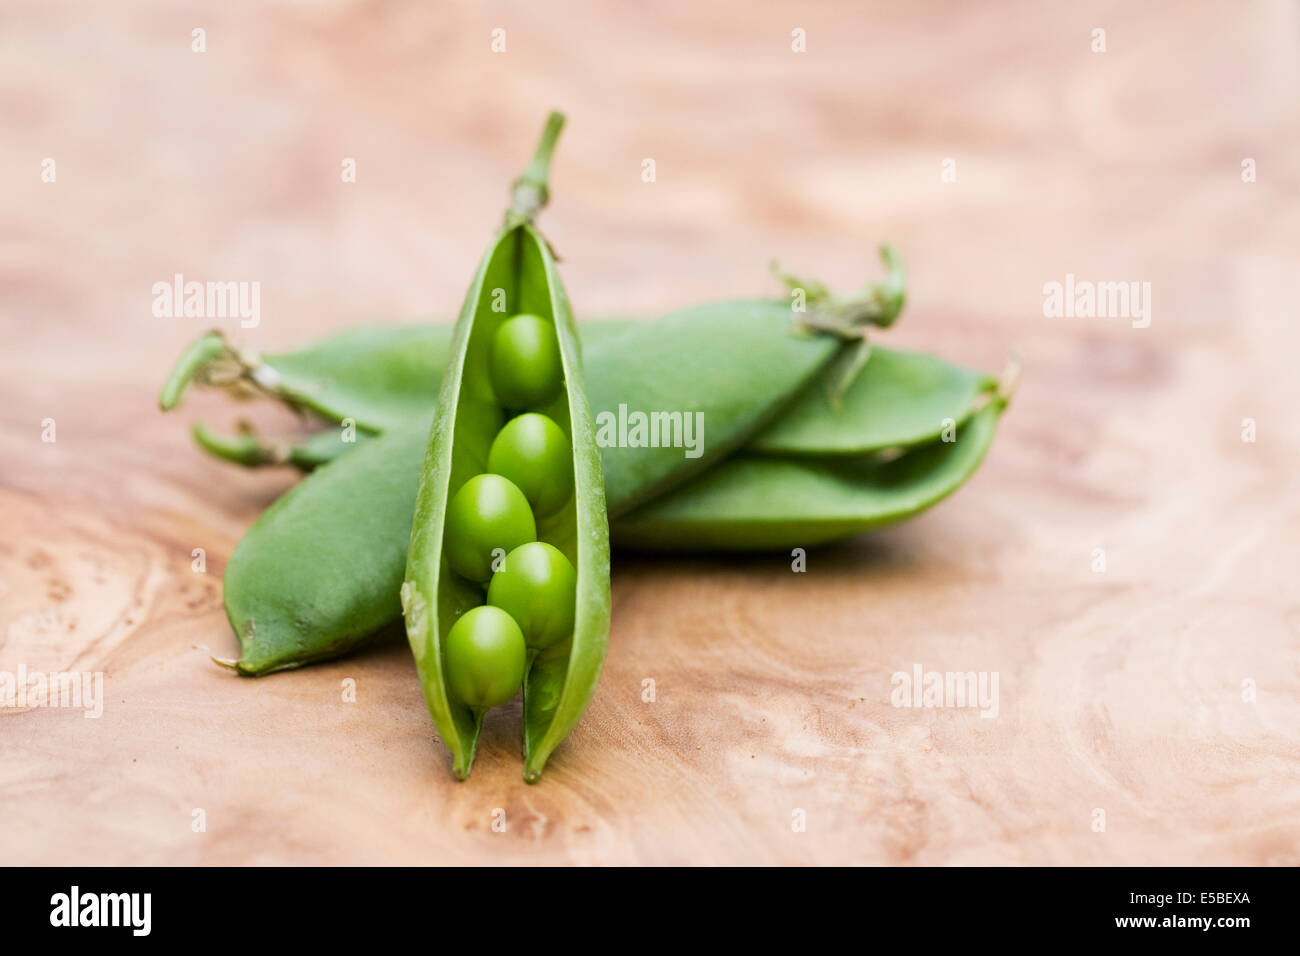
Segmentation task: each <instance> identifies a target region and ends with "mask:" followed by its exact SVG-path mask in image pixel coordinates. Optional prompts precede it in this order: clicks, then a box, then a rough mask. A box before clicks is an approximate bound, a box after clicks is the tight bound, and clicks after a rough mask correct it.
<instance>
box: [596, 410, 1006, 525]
mask: <svg viewBox="0 0 1300 956" xmlns="http://www.w3.org/2000/svg"><path fill="white" fill-rule="evenodd" d="M1005 404H1006V400H1005V399H1004V398H1002V397H1001V396H995V397H994V398H993V399H991V400H990V401H989V402H988V403H987V404H986V405H985V406H984V407H983V408H982V409H981V410H980V411H978V412H976V413H975V414H974V415H973V416H971V418H970V419H969V420H968V421H967V422H966V424H965V425H963V426H962V427H961V429H959V430H958V431H957V433H956V440H955V441H951V442H945V441H942V440H940V441H934V442H930V443H929V444H927V445H922V446H920V447H918V448H914V449H911V450H909V451H906V452H904V453H903V454H902V455H900V456H897V457H883V456H879V455H871V456H866V457H863V458H856V459H826V460H814V459H793V458H786V459H782V458H767V457H760V456H756V455H755V456H750V455H737V456H735V457H733V458H729V459H728V460H727V461H725V462H723V463H722V464H721V465H719V466H718V467H716V468H714V469H712V470H710V471H708V472H705V473H704V474H703V475H701V476H700V477H699V478H697V479H695V480H694V481H692V482H690V483H689V484H687V485H686V486H684V487H682V488H679V489H678V490H677V491H676V492H674V493H673V494H671V495H668V496H666V497H664V498H661V499H659V500H657V501H654V502H651V503H650V504H649V505H646V506H645V507H643V508H640V509H638V510H636V511H634V512H633V513H632V514H630V515H627V516H626V517H624V518H623V519H621V520H620V521H618V522H615V523H614V525H613V528H612V530H611V533H612V535H613V540H614V543H615V544H616V545H618V546H619V547H628V548H633V549H640V550H649V551H666V550H672V551H690V550H698V551H705V550H720V551H736V550H744V551H753V550H763V549H775V548H793V547H811V546H813V545H817V544H823V543H825V542H827V541H833V540H835V539H837V538H843V537H847V536H849V535H854V534H858V533H860V532H863V531H868V530H870V529H873V528H880V527H883V526H885V525H889V524H894V523H895V522H898V521H902V520H903V519H905V518H909V517H911V516H913V515H915V514H918V513H919V512H921V511H924V510H925V509H926V508H929V507H931V506H933V505H935V504H937V503H938V502H939V501H941V500H942V499H944V498H946V497H947V496H948V495H950V494H952V492H954V491H956V490H957V489H958V488H959V487H961V485H962V484H964V483H965V482H966V480H967V479H968V478H970V476H971V475H973V474H974V473H975V470H976V469H977V468H978V467H979V464H980V462H981V461H983V460H984V455H985V454H986V453H987V452H988V449H989V446H990V445H991V444H992V442H993V434H994V431H995V430H996V427H997V422H998V417H999V416H1000V415H1001V413H1002V410H1003V408H1004V407H1005Z"/></svg>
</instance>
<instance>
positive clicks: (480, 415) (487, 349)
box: [401, 113, 610, 782]
mask: <svg viewBox="0 0 1300 956" xmlns="http://www.w3.org/2000/svg"><path fill="white" fill-rule="evenodd" d="M562 124H563V119H562V117H560V116H559V114H554V113H553V114H552V115H551V118H550V120H549V121H548V123H547V126H546V130H545V132H544V133H543V137H542V142H541V145H540V146H539V147H538V152H537V155H536V156H535V157H534V160H533V162H532V164H531V165H530V166H529V168H528V170H527V171H526V172H525V174H524V176H523V177H521V179H520V180H519V181H518V182H516V184H515V190H514V197H515V198H514V202H513V203H512V205H511V208H510V210H509V211H508V212H507V215H506V224H505V227H504V228H503V229H502V230H501V231H500V232H499V233H498V234H497V236H496V238H495V239H494V240H493V242H492V244H491V246H490V247H489V249H488V252H487V254H486V255H485V256H484V257H483V260H482V263H481V265H480V267H479V271H478V274H477V275H476V276H475V278H474V281H473V282H472V283H471V285H470V289H469V292H468V293H467V295H466V298H465V305H464V307H463V308H462V310H461V314H460V319H459V320H458V322H457V323H456V329H455V333H454V336H453V339H452V344H451V352H450V358H449V361H448V363H447V368H446V372H445V374H444V377H443V381H442V390H441V393H440V395H439V398H438V405H437V408H436V410H435V412H434V419H433V426H432V429H431V430H430V433H429V443H428V453H427V455H426V457H425V462H424V469H423V474H422V477H421V480H420V486H419V491H418V493H417V494H416V496H415V517H414V523H413V525H412V528H411V540H410V548H409V552H408V557H407V567H406V580H405V582H404V583H403V584H402V588H401V600H402V607H403V612H404V614H405V617H406V630H407V638H408V640H409V641H410V644H411V649H412V652H413V653H414V655H415V661H416V666H417V668H418V670H419V673H420V682H421V684H422V686H423V687H424V693H425V700H426V702H427V703H428V705H429V713H430V714H431V715H432V717H433V722H434V724H435V726H436V727H437V729H438V732H439V734H440V735H441V736H442V739H443V741H444V743H446V745H447V747H448V749H450V751H451V754H452V769H453V771H454V772H455V774H456V776H457V777H460V778H462V779H463V778H465V777H466V776H468V775H469V772H470V768H471V766H472V764H473V761H474V749H475V745H476V743H477V740H478V734H479V730H480V728H481V726H482V719H483V711H484V709H485V708H486V707H487V706H490V705H491V704H492V703H495V702H498V701H499V699H500V695H499V691H500V688H505V689H506V690H508V689H509V683H510V682H509V681H508V680H505V681H503V680H499V678H500V673H499V672H498V673H490V672H491V671H492V670H493V669H494V668H495V667H497V662H496V661H487V662H485V663H483V665H482V667H481V669H480V672H475V671H474V668H475V667H476V666H478V664H477V662H476V661H475V660H474V657H473V655H474V654H475V653H477V651H476V649H475V648H476V645H474V640H475V637H474V635H470V634H469V632H468V631H467V632H466V635H467V636H466V638H465V639H466V641H467V642H468V643H466V644H465V645H464V646H465V647H466V648H467V650H466V651H465V654H466V660H467V661H469V663H468V664H466V665H465V666H466V668H468V670H467V671H466V673H465V674H464V678H465V679H464V680H463V681H462V680H458V679H457V676H458V671H457V667H458V666H459V665H458V662H459V661H460V660H461V657H460V656H459V655H460V651H459V650H458V648H459V647H460V646H461V644H459V643H458V642H457V637H458V634H459V631H458V628H460V627H461V621H462V620H465V621H466V622H467V623H468V622H470V621H473V622H478V621H487V622H489V623H496V624H500V625H501V627H500V628H497V629H496V631H495V632H494V633H493V634H491V635H489V639H490V640H491V641H494V642H496V646H498V647H502V646H506V645H507V644H508V643H509V642H510V641H512V640H515V639H516V638H515V635H520V636H518V637H517V640H518V641H520V642H522V640H523V637H522V636H521V634H522V632H521V631H520V629H519V627H518V626H517V624H515V623H512V618H510V616H509V615H508V614H506V612H504V611H500V610H499V609H496V608H493V607H492V606H490V605H484V594H483V592H482V590H481V588H480V587H479V585H478V584H477V583H476V581H475V580H473V579H472V578H473V577H474V572H476V571H477V570H478V567H477V564H476V562H475V561H474V560H473V559H472V557H471V559H463V558H462V557H460V555H461V552H462V550H467V549H470V545H471V544H474V545H481V546H484V547H485V546H486V545H490V544H493V543H496V542H497V541H501V542H505V541H506V538H505V537H504V535H505V534H507V532H508V533H510V534H514V533H515V532H516V531H519V530H521V529H520V526H518V522H514V523H515V524H516V527H514V528H511V529H506V530H503V529H502V528H499V527H497V525H495V524H492V523H491V521H492V520H495V517H494V516H492V515H487V516H485V514H486V512H487V510H488V507H489V506H487V505H484V506H482V507H481V508H479V510H478V511H476V512H473V518H472V520H475V521H478V522H479V523H480V525H482V527H481V528H480V529H479V530H480V531H481V532H482V535H483V541H482V542H478V541H475V542H467V541H466V540H464V539H465V537H466V536H467V535H468V534H469V530H467V529H469V527H470V523H472V521H470V519H467V521H469V522H470V523H467V524H463V525H461V524H457V516H458V514H459V513H460V510H461V506H460V505H459V504H458V503H459V502H460V501H461V496H462V494H465V493H469V492H470V489H471V487H474V488H477V487H479V485H477V484H475V483H477V482H480V481H482V482H484V483H485V484H484V487H488V485H487V484H486V482H487V481H488V480H489V479H493V481H492V483H491V485H490V487H491V488H494V489H499V488H506V489H507V490H508V489H515V494H517V495H518V496H519V500H521V501H523V506H522V507H523V509H524V510H525V511H527V510H528V508H529V503H528V502H527V501H526V500H525V499H523V496H522V493H521V492H519V491H518V489H517V488H516V487H515V486H514V484H513V483H511V482H510V481H509V480H508V479H506V478H504V477H502V476H499V475H495V474H485V472H486V470H487V461H488V454H489V450H490V448H491V446H492V443H493V440H494V439H495V438H496V437H497V433H498V431H499V430H500V427H501V425H502V423H503V421H504V419H505V417H506V415H505V413H506V409H505V408H503V403H507V402H508V403H509V404H511V405H513V406H514V407H515V409H516V410H517V409H518V408H519V407H520V406H521V405H525V406H526V405H528V404H533V403H535V404H536V406H537V407H543V406H544V407H545V408H546V410H547V412H548V413H549V416H550V418H551V419H552V420H553V421H554V422H555V423H556V424H557V425H558V426H559V427H560V428H561V429H562V430H563V431H564V432H565V434H566V436H567V438H568V441H569V445H570V454H569V457H568V461H569V464H570V467H571V469H572V487H573V491H572V493H571V495H570V496H569V499H568V502H567V504H566V505H565V506H564V507H563V508H562V509H561V510H560V511H558V512H557V513H555V514H553V515H543V514H538V515H536V516H533V515H527V516H526V517H527V520H526V522H525V523H526V525H527V529H526V531H528V532H533V533H532V534H525V535H524V537H527V538H531V537H533V536H534V535H535V537H536V538H537V539H538V540H540V541H543V542H546V543H548V544H550V545H552V546H553V547H554V548H556V549H558V551H559V552H561V553H562V554H563V555H564V557H565V558H566V559H567V560H568V561H569V562H571V564H572V566H573V568H574V569H576V586H575V591H576V596H575V597H572V598H570V600H573V601H574V602H575V603H574V606H573V612H574V613H573V618H574V623H573V630H572V635H571V637H570V638H569V639H568V640H566V641H564V642H562V643H560V644H557V645H554V646H552V647H550V648H547V649H545V650H543V651H541V652H538V651H536V650H535V649H532V648H530V649H529V651H528V658H527V664H526V667H525V669H524V673H523V690H524V735H523V736H524V779H525V780H527V781H529V782H534V781H536V780H537V779H538V777H539V776H540V775H541V772H542V768H543V767H544V766H545V764H546V760H547V758H548V757H549V756H550V754H551V752H552V751H553V750H554V749H555V747H556V745H558V744H559V743H560V741H561V740H563V739H564V737H565V736H567V735H568V733H569V731H570V730H572V729H573V727H574V725H575V724H576V723H577V722H578V719H579V718H580V717H581V716H582V713H583V711H584V710H585V709H586V707H587V703H588V702H589V701H590V699H591V696H592V694H593V693H594V691H595V688H596V681H597V679H598V677H599V676H600V668H601V664H602V662H603V660H604V657H605V645H606V642H607V640H608V635H609V616H610V597H609V527H608V521H607V518H606V514H605V486H604V479H603V476H602V473H601V466H600V451H599V448H598V447H597V445H596V435H595V426H594V423H593V421H592V416H591V409H590V407H589V406H588V404H587V396H586V392H585V390H584V387H583V379H582V370H581V364H580V359H579V356H580V352H579V344H578V335H577V329H576V326H575V324H574V321H573V314H572V311H571V310H570V307H569V301H568V297H567V295H566V294H565V291H564V287H563V285H562V283H561V281H560V277H559V274H558V272H557V270H556V267H555V260H554V257H553V256H552V253H551V250H550V247H549V246H548V245H547V242H546V240H545V239H544V238H543V237H542V235H541V234H540V233H539V232H538V231H537V230H536V229H535V228H534V226H533V225H532V220H533V217H534V216H535V214H536V212H537V211H538V209H540V208H541V207H542V206H543V205H544V204H545V202H546V199H547V185H546V177H547V170H548V167H549V163H550V155H551V150H552V149H553V148H554V145H555V140H556V138H557V137H558V135H559V131H560V128H561V126H562ZM503 303H504V304H505V305H506V306H507V308H508V309H509V314H506V313H504V312H503V311H501V306H502V304H503ZM515 315H518V316H519V317H526V318H528V319H529V320H530V321H531V320H536V321H535V323H534V324H535V325H538V326H539V327H540V329H541V330H542V332H543V334H544V336H549V339H546V340H545V341H543V342H542V343H541V345H539V346H538V347H537V348H536V349H535V350H534V352H533V353H529V354H528V355H527V356H526V358H525V359H521V360H520V362H519V364H518V365H517V366H516V367H513V368H511V369H510V370H509V373H508V374H507V373H505V372H501V371H500V369H499V368H498V364H497V363H498V359H499V357H500V356H501V355H502V354H503V350H504V347H503V346H502V345H501V342H502V338H501V336H500V333H504V332H506V331H507V326H512V324H513V323H515V322H517V321H519V320H518V318H511V317H510V316H515ZM530 328H531V326H530ZM548 330H549V331H548ZM551 342H553V343H555V344H556V345H558V366H557V369H556V374H557V375H559V377H560V381H559V390H560V394H559V395H558V397H555V398H554V400H553V401H552V400H550V391H552V390H549V389H548V388H546V387H540V386H538V383H537V382H536V381H533V380H532V376H533V375H534V373H535V372H536V373H537V374H539V375H542V376H543V377H545V376H546V375H549V368H548V367H547V368H543V370H542V371H541V372H537V369H538V367H540V366H543V365H545V363H547V362H549V361H550V355H551V354H552V353H551V351H550V346H549V344H548V343H551ZM521 348H522V346H521ZM477 503H478V502H477V500H476V501H475V502H474V503H473V504H477ZM509 503H511V504H512V503H513V499H511V501H510V502H509ZM497 504H499V502H497V501H494V502H492V506H495V505H497ZM465 507H466V508H469V507H470V505H466V506H465ZM534 529H535V530H534ZM491 535H496V537H490V536H491ZM519 543H521V542H519V541H517V540H513V541H511V542H510V543H509V544H508V545H507V547H508V548H513V547H515V546H517V545H518V544H519ZM509 560H511V558H510V557H509V556H507V561H509ZM507 567H508V565H507ZM493 568H494V570H495V573H498V574H499V573H501V571H500V570H499V569H496V566H495V565H493ZM489 573H492V572H491V571H489ZM480 610H481V611H482V613H481V614H480ZM488 611H492V612H493V613H492V614H488V613H487V612H488ZM470 612H473V615H474V616H473V617H471V616H470ZM510 628H513V631H510V630H509V629H510ZM477 630H478V633H480V634H482V633H486V632H485V631H483V630H481V629H477ZM507 631H508V632H509V633H507ZM482 643H483V642H482V641H480V642H479V644H478V645H477V646H482ZM519 646H520V647H521V648H522V646H523V645H522V644H520V645H519ZM448 648H451V650H452V653H450V654H449V653H448V651H447V649H448ZM521 653H522V651H521ZM483 678H488V679H490V681H491V682H494V683H493V689H492V691H491V694H492V696H490V697H484V698H479V699H470V698H471V697H472V696H473V694H475V693H477V691H478V688H479V687H480V686H482V685H483V683H484V681H483ZM498 684H499V686H497V685H498ZM461 687H463V688H465V690H463V691H459V692H458V688H461Z"/></svg>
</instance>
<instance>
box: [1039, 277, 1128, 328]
mask: <svg viewBox="0 0 1300 956" xmlns="http://www.w3.org/2000/svg"><path fill="white" fill-rule="evenodd" d="M1043 315H1045V316H1046V317H1047V318H1049V319H1131V320H1132V325H1133V328H1135V329H1145V328H1146V327H1147V326H1148V325H1150V324H1151V283H1150V282H1093V281H1091V280H1088V279H1075V277H1074V273H1073V272H1069V273H1066V276H1065V281H1064V282H1055V281H1053V282H1048V283H1045V284H1044V285H1043Z"/></svg>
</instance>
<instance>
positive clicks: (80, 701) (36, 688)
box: [0, 664, 104, 717]
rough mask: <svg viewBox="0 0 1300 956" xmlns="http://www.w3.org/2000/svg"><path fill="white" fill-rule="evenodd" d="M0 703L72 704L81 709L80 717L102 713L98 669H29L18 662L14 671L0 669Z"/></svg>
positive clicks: (101, 678)
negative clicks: (48, 671) (47, 670)
mask: <svg viewBox="0 0 1300 956" xmlns="http://www.w3.org/2000/svg"><path fill="white" fill-rule="evenodd" d="M0 707H15V708H19V709H22V710H26V709H27V708H29V707H73V708H80V709H83V710H85V711H86V712H85V714H83V715H82V716H83V717H101V716H103V714H104V674H103V672H102V671H94V672H90V671H54V672H52V673H46V672H45V671H29V670H28V669H27V665H26V664H19V665H18V670H17V672H10V671H0Z"/></svg>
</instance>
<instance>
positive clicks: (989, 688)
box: [889, 664, 998, 718]
mask: <svg viewBox="0 0 1300 956" xmlns="http://www.w3.org/2000/svg"><path fill="white" fill-rule="evenodd" d="M889 682H890V683H891V684H892V685H893V687H894V689H893V691H892V692H890V695H889V703H890V704H892V705H893V706H895V707H958V708H960V707H970V708H978V710H979V712H980V716H981V717H990V718H992V717H996V716H997V715H998V672H997V671H927V670H925V668H923V667H922V666H921V665H920V664H913V665H912V670H911V672H910V673H909V672H908V671H895V672H894V675H893V676H892V677H891V678H890V679H889Z"/></svg>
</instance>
